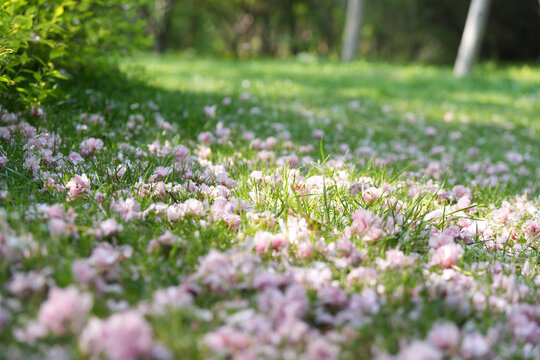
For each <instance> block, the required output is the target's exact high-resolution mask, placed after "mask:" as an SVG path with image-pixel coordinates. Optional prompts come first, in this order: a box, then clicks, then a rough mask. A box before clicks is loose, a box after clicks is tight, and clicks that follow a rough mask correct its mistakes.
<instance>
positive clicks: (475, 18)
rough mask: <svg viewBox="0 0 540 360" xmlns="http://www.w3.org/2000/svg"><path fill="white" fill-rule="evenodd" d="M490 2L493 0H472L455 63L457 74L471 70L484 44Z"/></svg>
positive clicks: (455, 72)
mask: <svg viewBox="0 0 540 360" xmlns="http://www.w3.org/2000/svg"><path fill="white" fill-rule="evenodd" d="M490 2H491V0H471V5H470V7H469V13H468V14H467V22H466V23H465V30H463V36H462V37H461V43H460V44H459V51H458V55H457V59H456V63H455V65H454V75H455V76H458V77H461V76H465V75H468V74H469V73H470V72H471V69H472V66H473V64H474V62H475V61H476V58H477V56H478V53H479V52H480V47H481V45H482V38H483V36H484V31H485V29H486V22H487V18H488V12H489V5H490Z"/></svg>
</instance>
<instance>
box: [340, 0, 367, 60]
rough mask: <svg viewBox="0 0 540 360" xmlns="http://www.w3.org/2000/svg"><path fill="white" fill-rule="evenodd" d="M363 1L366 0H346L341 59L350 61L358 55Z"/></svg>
mask: <svg viewBox="0 0 540 360" xmlns="http://www.w3.org/2000/svg"><path fill="white" fill-rule="evenodd" d="M365 2H366V0H347V16H346V19H345V29H344V30H343V45H342V48H341V60H342V61H345V62H348V61H352V60H354V59H355V58H356V57H357V56H358V49H359V48H360V30H361V29H362V20H363V13H364V5H365Z"/></svg>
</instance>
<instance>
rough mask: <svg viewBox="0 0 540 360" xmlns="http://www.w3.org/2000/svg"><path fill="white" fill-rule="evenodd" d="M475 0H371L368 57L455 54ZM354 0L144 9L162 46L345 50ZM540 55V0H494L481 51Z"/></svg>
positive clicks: (206, 1) (174, 0)
mask: <svg viewBox="0 0 540 360" xmlns="http://www.w3.org/2000/svg"><path fill="white" fill-rule="evenodd" d="M469 3H470V1H469V0H438V1H433V0H378V1H367V2H366V5H365V9H364V21H363V26H362V33H361V38H362V44H361V47H360V54H361V56H362V57H365V58H368V59H379V60H386V61H421V62H430V63H439V64H441V63H444V64H450V63H452V62H453V61H454V59H455V56H456V53H457V49H458V46H459V41H460V38H461V34H462V31H463V27H464V24H465V20H466V17H467V10H468V8H469ZM346 5H347V0H274V1H264V0H229V1H219V0H153V2H151V3H150V4H149V5H147V6H146V8H145V10H144V11H143V16H144V17H145V18H146V19H147V20H148V21H149V25H148V30H149V31H150V32H151V33H152V34H153V35H154V37H155V41H156V43H155V49H156V50H157V51H159V52H165V51H184V52H186V51H187V52H194V53H197V54H202V55H216V56H225V57H238V58H245V57H269V56H272V57H274V56H278V57H286V56H291V55H295V54H298V53H300V52H308V53H312V54H316V55H319V56H328V57H333V58H337V57H338V56H339V53H340V49H341V44H342V30H343V27H344V24H345V17H346V16H345V15H346ZM539 57H540V6H539V2H538V0H513V1H503V0H494V1H493V3H492V5H491V9H490V15H489V19H488V23H487V29H486V33H485V38H484V42H483V46H482V50H481V52H480V58H482V59H493V60H498V61H530V60H538V59H539Z"/></svg>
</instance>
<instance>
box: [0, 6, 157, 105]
mask: <svg viewBox="0 0 540 360" xmlns="http://www.w3.org/2000/svg"><path fill="white" fill-rule="evenodd" d="M142 1H144V0H137V1H132V2H131V4H132V5H129V6H128V5H125V4H124V3H125V2H124V1H121V0H78V1H74V0H3V1H2V2H0V91H1V92H2V95H1V98H4V99H6V98H7V99H11V100H15V101H17V102H22V103H26V104H37V103H40V102H42V101H43V100H44V99H45V98H47V97H49V96H50V95H52V94H53V93H54V92H55V90H56V88H57V81H58V79H62V78H66V77H69V74H70V72H74V71H76V70H77V69H78V68H80V67H81V66H89V65H90V66H91V64H92V63H93V62H94V61H95V60H96V59H98V58H99V57H100V56H102V55H104V54H107V55H110V54H111V53H117V52H124V51H129V50H131V49H133V48H135V47H139V46H145V45H146V44H147V43H148V41H147V40H146V38H145V36H144V31H143V24H142V23H141V21H140V20H139V17H138V16H137V13H136V12H137V9H138V6H139V5H140V3H141V2H142Z"/></svg>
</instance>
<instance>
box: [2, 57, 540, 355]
mask: <svg viewBox="0 0 540 360" xmlns="http://www.w3.org/2000/svg"><path fill="white" fill-rule="evenodd" d="M120 68H121V69H122V71H123V73H122V74H116V75H110V74H101V73H95V74H87V75H86V76H85V77H81V78H77V79H71V80H70V81H68V82H67V83H66V84H65V85H64V87H65V91H66V96H65V97H64V98H62V99H56V100H55V101H51V102H50V103H48V104H46V105H44V106H43V107H42V108H39V109H33V110H32V111H27V112H25V111H23V112H21V113H10V112H8V111H7V110H0V112H1V115H0V146H1V147H0V195H1V196H0V198H1V199H0V211H1V212H0V230H1V234H0V260H1V262H0V264H1V266H2V269H3V270H2V272H1V273H0V276H1V278H0V281H1V282H2V283H3V284H4V286H3V287H2V290H1V297H0V327H1V333H0V345H1V347H2V349H3V351H4V353H5V354H6V356H7V358H9V359H19V358H28V357H30V356H36V357H37V358H62V356H64V358H70V359H71V358H76V359H78V358H106V359H180V358H183V359H198V358H205V359H371V358H377V359H400V360H401V359H443V358H463V359H488V358H516V359H518V358H519V359H521V358H530V359H534V358H539V357H540V345H539V343H540V302H539V298H540V275H539V267H540V265H539V261H540V258H539V247H540V210H539V204H540V201H539V195H540V182H539V181H538V179H539V178H540V146H538V144H539V143H540V119H539V118H538V114H540V68H538V67H526V66H521V67H517V66H515V67H499V66H495V65H492V64H488V65H484V66H482V67H480V68H479V69H478V71H477V72H476V73H475V75H474V76H472V77H469V78H465V79H456V78H454V77H453V76H452V73H451V70H450V69H446V68H443V69H441V68H436V67H430V66H425V65H391V64H383V63H368V62H355V63H352V64H347V65H343V64H339V63H335V62H327V61H319V60H316V59H312V58H305V59H298V60H283V61H278V60H256V61H255V60H254V61H245V62H239V61H232V60H230V61H225V60H212V59H201V58H188V57H178V56H172V55H168V56H164V57H157V56H153V55H144V56H138V57H133V58H127V59H121V60H120Z"/></svg>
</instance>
